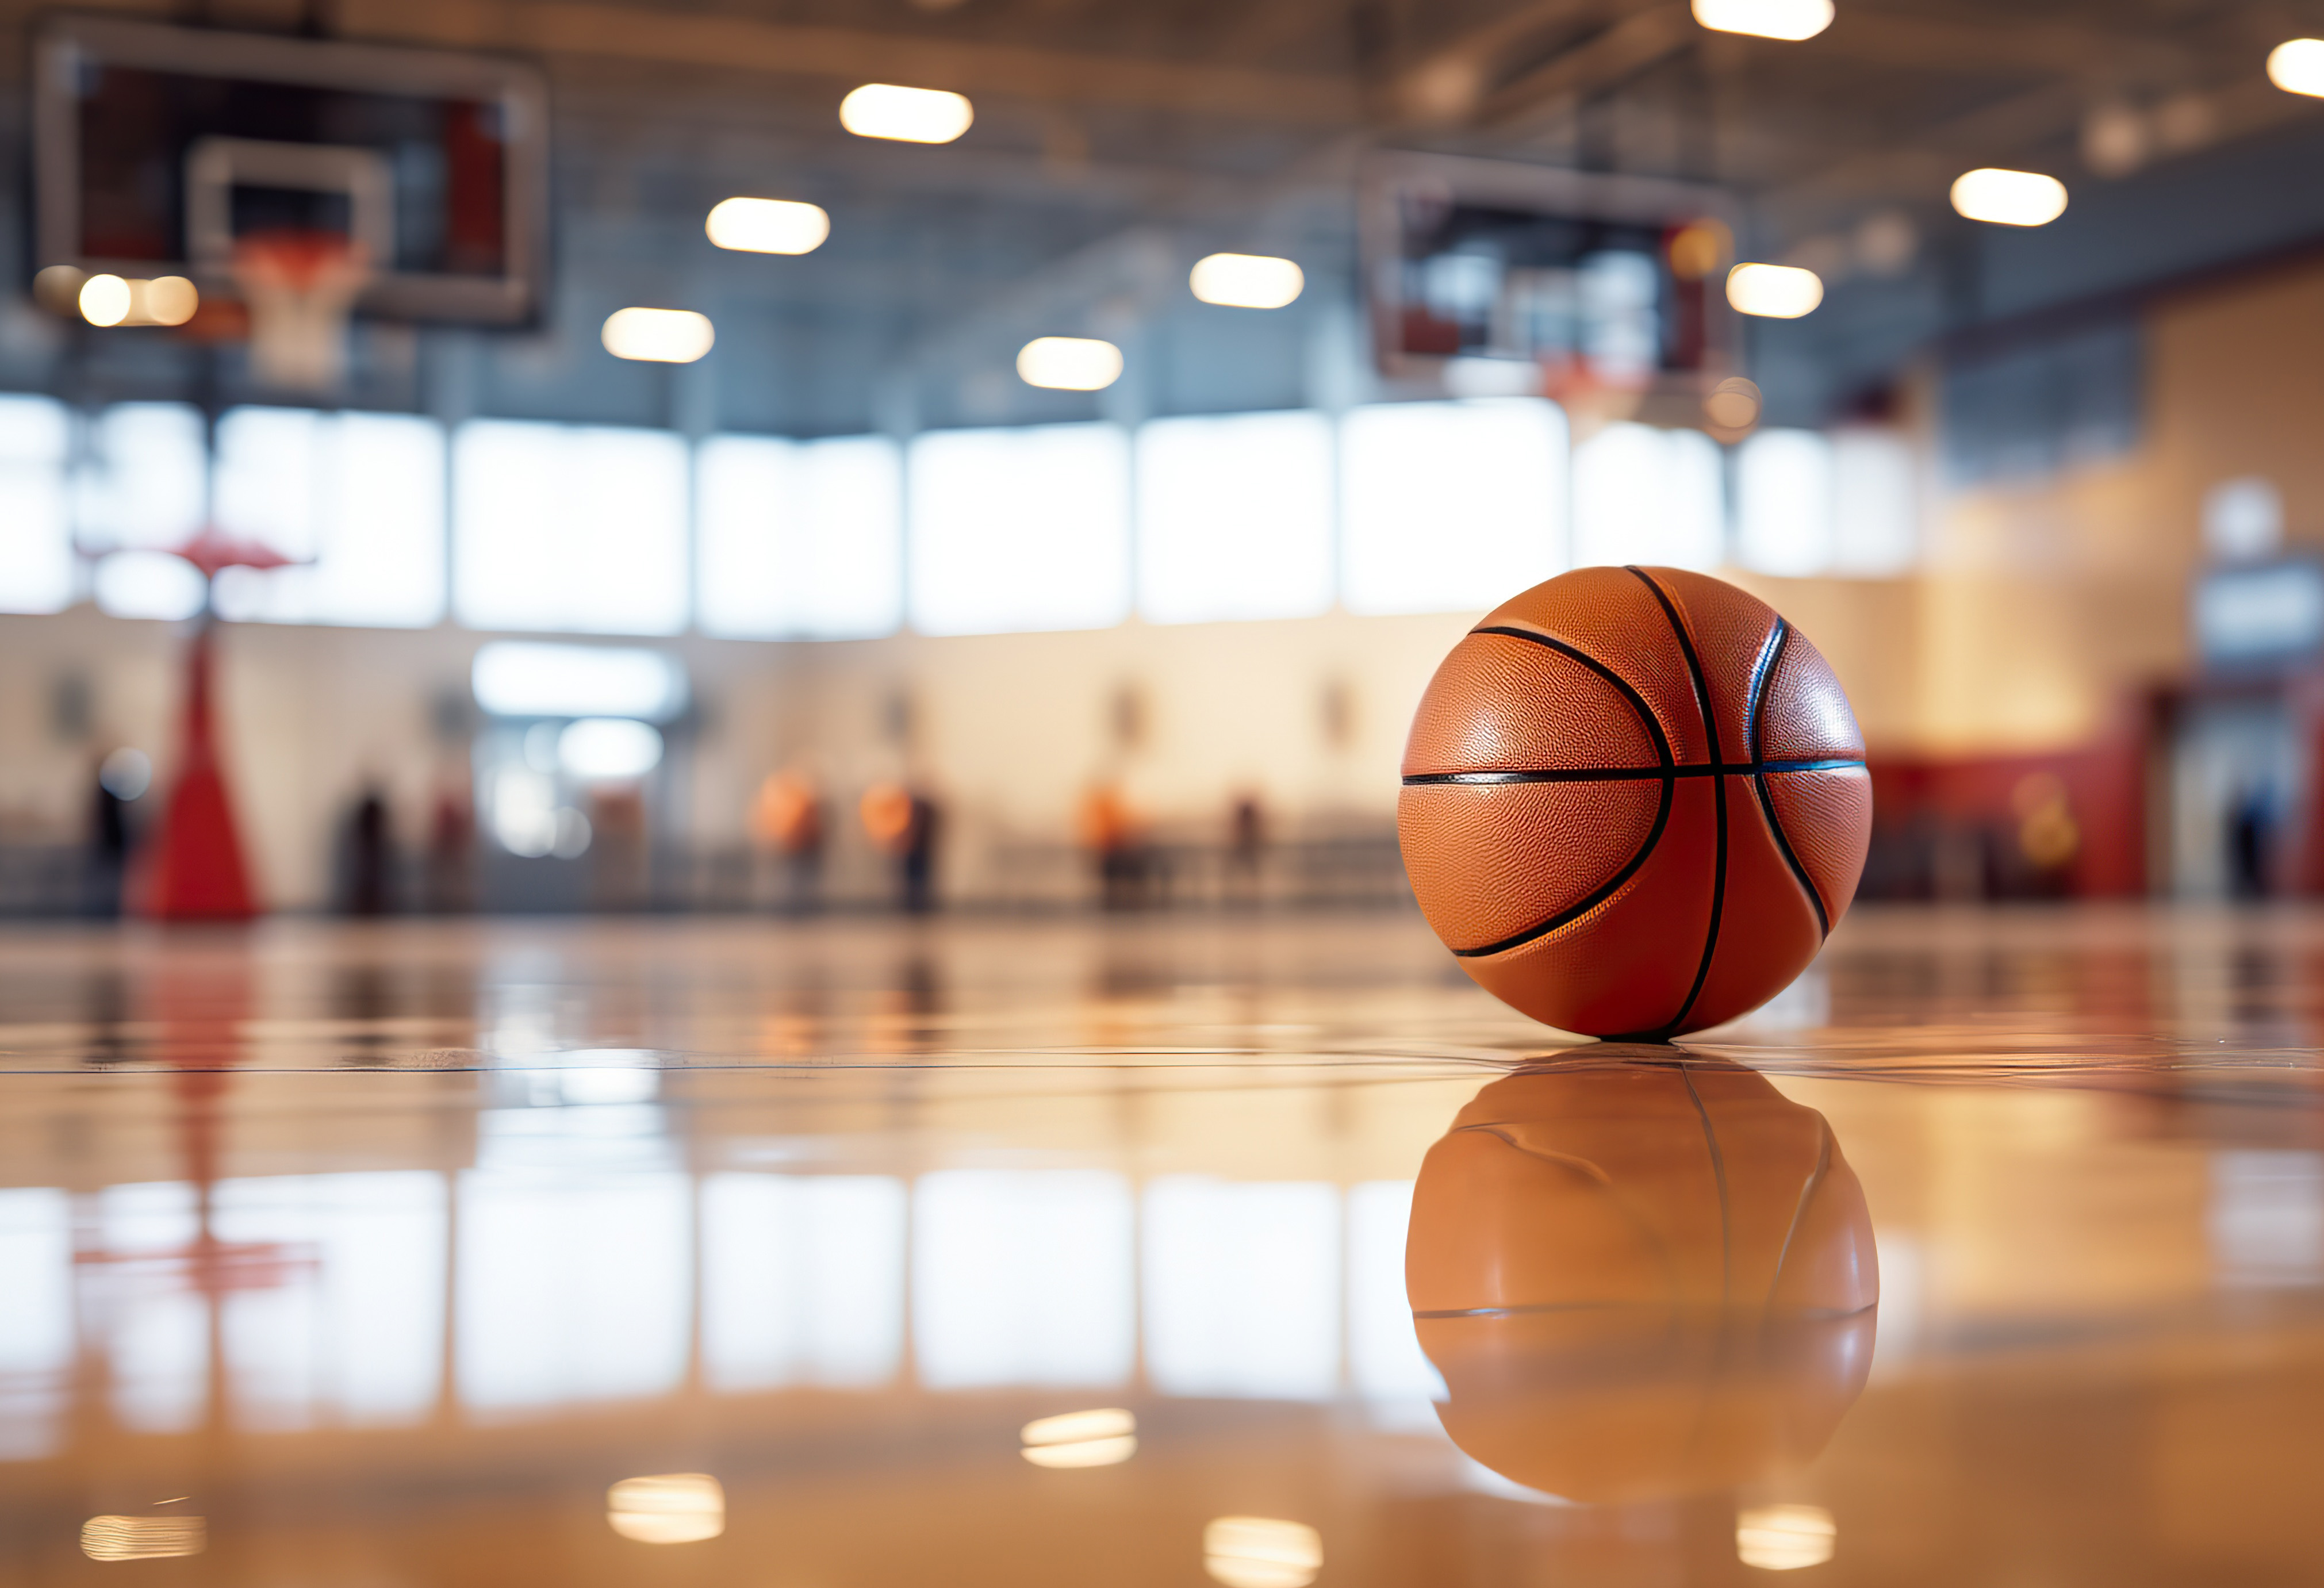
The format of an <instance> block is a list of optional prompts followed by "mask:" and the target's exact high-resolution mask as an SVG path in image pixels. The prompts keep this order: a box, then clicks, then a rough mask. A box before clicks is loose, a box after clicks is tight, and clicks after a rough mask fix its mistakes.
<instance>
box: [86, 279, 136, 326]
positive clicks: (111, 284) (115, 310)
mask: <svg viewBox="0 0 2324 1588" xmlns="http://www.w3.org/2000/svg"><path fill="white" fill-rule="evenodd" d="M129 306H130V296H129V283H128V282H125V281H124V280H122V279H121V278H120V277H119V276H115V275H97V276H91V277H89V278H88V280H87V281H86V282H82V283H81V288H80V317H81V319H85V320H87V321H88V323H89V324H91V325H93V326H117V325H119V324H120V323H121V322H122V321H123V320H125V319H128V318H129Z"/></svg>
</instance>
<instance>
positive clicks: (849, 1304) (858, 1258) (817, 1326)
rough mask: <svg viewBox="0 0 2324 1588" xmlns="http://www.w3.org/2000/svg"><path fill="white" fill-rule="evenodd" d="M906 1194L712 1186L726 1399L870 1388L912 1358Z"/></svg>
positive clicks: (811, 1179)
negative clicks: (796, 1389) (801, 1388)
mask: <svg viewBox="0 0 2324 1588" xmlns="http://www.w3.org/2000/svg"><path fill="white" fill-rule="evenodd" d="M906 1211H907V1209H906V1200H905V1193H904V1183H903V1181H901V1180H899V1179H896V1178H894V1177H890V1176H886V1175H759V1174H718V1175H711V1176H709V1177H706V1178H705V1179H704V1181H703V1182H702V1355H703V1365H704V1368H705V1372H706V1374H707V1376H708V1378H709V1380H710V1382H711V1383H712V1384H713V1385H714V1386H715V1387H716V1388H718V1389H720V1390H766V1389H773V1388H776V1387H778V1386H780V1385H784V1384H824V1385H832V1386H855V1387H869V1386H871V1385H877V1384H885V1383H887V1382H889V1381H890V1380H892V1379H894V1378H895V1376H896V1373H897V1371H898V1369H899V1367H900V1365H901V1364H902V1362H903V1356H904V1244H905V1214H906Z"/></svg>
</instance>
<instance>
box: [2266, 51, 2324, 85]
mask: <svg viewBox="0 0 2324 1588" xmlns="http://www.w3.org/2000/svg"><path fill="white" fill-rule="evenodd" d="M2267 80H2268V81H2269V82H2271V83H2273V84H2274V85H2275V86H2276V87H2277V88H2282V90H2283V91H2284V92H2285V93H2287V94H2307V95H2311V96H2314V97H2320V98H2324V39H2286V40H2285V41H2284V42H2282V43H2281V44H2278V45H2277V46H2276V47H2275V48H2274V49H2273V50H2271V51H2268V52H2267Z"/></svg>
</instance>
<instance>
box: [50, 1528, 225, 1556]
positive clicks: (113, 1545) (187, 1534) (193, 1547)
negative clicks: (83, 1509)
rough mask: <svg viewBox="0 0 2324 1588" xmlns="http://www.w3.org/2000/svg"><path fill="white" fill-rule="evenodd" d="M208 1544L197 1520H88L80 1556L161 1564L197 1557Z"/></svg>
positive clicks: (82, 1532) (82, 1531)
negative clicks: (175, 1558) (181, 1557)
mask: <svg viewBox="0 0 2324 1588" xmlns="http://www.w3.org/2000/svg"><path fill="white" fill-rule="evenodd" d="M207 1543H208V1536H207V1534H206V1532H205V1530H204V1528H203V1525H202V1519H201V1518H199V1517H91V1518H89V1519H88V1520H87V1521H85V1522H83V1523H82V1524H81V1526H80V1552H81V1553H82V1554H83V1555H85V1556H88V1558H89V1559H91V1560H161V1559H164V1558H166V1557H168V1556H173V1555H199V1554H200V1553H201V1552H202V1546H204V1545H205V1544H207Z"/></svg>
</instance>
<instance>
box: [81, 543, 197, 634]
mask: <svg viewBox="0 0 2324 1588" xmlns="http://www.w3.org/2000/svg"><path fill="white" fill-rule="evenodd" d="M93 582H94V585H95V594H96V596H97V610H98V611H99V612H102V613H105V614H107V615H109V616H112V617H149V618H160V619H161V620H162V621H163V622H165V623H175V622H177V621H178V620H179V619H180V618H189V617H191V616H193V615H194V614H196V613H198V612H199V611H200V610H201V609H202V576H201V575H200V574H199V573H198V572H197V571H196V570H195V568H194V565H193V564H192V563H190V562H188V561H186V560H185V559H182V558H178V557H172V556H171V555H170V553H168V552H166V551H116V552H115V553H114V554H113V555H112V556H110V557H107V558H105V559H102V560H100V561H99V562H98V563H97V573H96V577H95V579H94V581H93Z"/></svg>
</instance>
